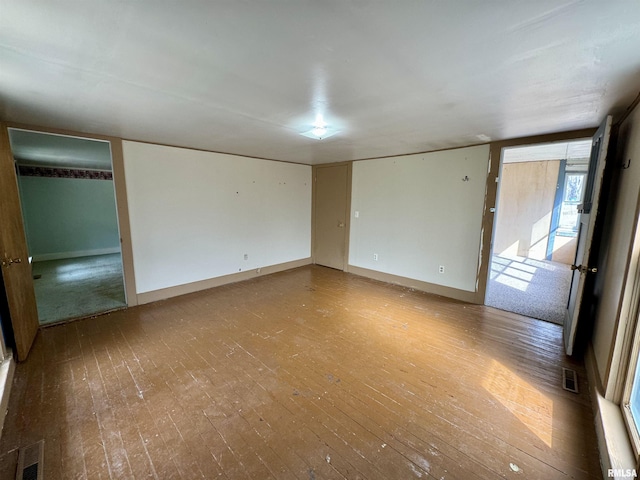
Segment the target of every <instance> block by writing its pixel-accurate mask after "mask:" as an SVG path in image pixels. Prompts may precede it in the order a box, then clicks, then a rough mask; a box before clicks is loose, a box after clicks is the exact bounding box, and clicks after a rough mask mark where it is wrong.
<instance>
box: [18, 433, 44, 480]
mask: <svg viewBox="0 0 640 480" xmlns="http://www.w3.org/2000/svg"><path fill="white" fill-rule="evenodd" d="M43 461H44V440H40V441H39V442H37V443H34V444H33V445H29V446H28V447H24V448H21V449H20V453H19V455H18V470H17V472H16V480H42V479H43V478H44V473H43Z"/></svg>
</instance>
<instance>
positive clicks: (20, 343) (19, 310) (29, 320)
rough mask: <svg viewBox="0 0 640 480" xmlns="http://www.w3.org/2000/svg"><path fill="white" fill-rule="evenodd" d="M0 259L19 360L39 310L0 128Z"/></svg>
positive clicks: (13, 175)
mask: <svg viewBox="0 0 640 480" xmlns="http://www.w3.org/2000/svg"><path fill="white" fill-rule="evenodd" d="M0 225H1V226H0V255H1V262H2V277H3V279H4V285H5V290H6V293H7V302H8V304H9V314H10V316H11V325H12V327H13V333H14V337H15V343H16V350H17V351H16V352H15V353H16V356H17V359H18V360H24V359H26V358H27V355H28V353H29V350H30V349H31V345H32V344H33V340H34V339H35V336H36V334H37V333H38V310H37V307H36V297H35V293H34V290H33V277H32V275H31V265H30V264H29V256H28V252H27V241H26V238H25V233H24V225H23V221H22V211H21V209H20V197H19V195H18V180H17V177H16V170H15V164H14V161H13V155H12V154H11V146H10V144H9V133H8V131H7V126H6V125H4V124H0Z"/></svg>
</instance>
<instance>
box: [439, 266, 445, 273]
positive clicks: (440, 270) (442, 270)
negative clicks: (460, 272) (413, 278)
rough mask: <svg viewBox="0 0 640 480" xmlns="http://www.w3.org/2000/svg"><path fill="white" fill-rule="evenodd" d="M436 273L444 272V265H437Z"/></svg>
mask: <svg viewBox="0 0 640 480" xmlns="http://www.w3.org/2000/svg"><path fill="white" fill-rule="evenodd" d="M438 273H444V265H440V266H439V267H438Z"/></svg>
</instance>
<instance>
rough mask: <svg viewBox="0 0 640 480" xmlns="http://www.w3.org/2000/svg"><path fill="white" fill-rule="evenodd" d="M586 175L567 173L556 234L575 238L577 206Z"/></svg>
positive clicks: (577, 221)
mask: <svg viewBox="0 0 640 480" xmlns="http://www.w3.org/2000/svg"><path fill="white" fill-rule="evenodd" d="M586 177H587V174H586V173H567V175H566V177H565V181H564V191H563V196H562V206H561V209H560V219H559V220H558V234H560V235H563V236H567V237H575V236H576V235H577V234H578V226H579V224H580V214H579V213H578V205H580V203H581V202H582V198H583V196H584V182H585V178H586Z"/></svg>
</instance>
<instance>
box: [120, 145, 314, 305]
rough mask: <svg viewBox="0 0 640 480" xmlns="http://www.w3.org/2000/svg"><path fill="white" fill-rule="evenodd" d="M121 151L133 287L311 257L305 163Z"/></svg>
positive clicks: (162, 150) (152, 148) (161, 149)
mask: <svg viewBox="0 0 640 480" xmlns="http://www.w3.org/2000/svg"><path fill="white" fill-rule="evenodd" d="M123 149H124V166H125V176H126V186H127V196H128V203H129V213H130V222H131V239H132V243H133V258H134V268H135V277H136V289H137V293H145V292H150V291H154V290H158V289H161V288H167V287H173V286H177V285H183V284H186V283H191V282H196V281H200V280H207V279H210V278H215V277H219V276H222V275H228V274H231V273H237V272H239V271H246V270H253V269H257V268H261V267H265V266H269V265H277V264H280V263H285V262H289V261H294V260H300V259H304V258H308V257H310V254H311V252H310V250H311V248H310V244H311V167H310V166H307V165H295V164H289V163H282V162H273V161H266V160H257V159H252V158H246V157H239V156H232V155H224V154H218V153H210V152H201V151H195V150H188V149H183V148H174V147H165V146H159V145H150V144H145V143H138V142H129V141H124V142H123ZM245 254H247V255H248V256H249V258H248V260H244V255H245Z"/></svg>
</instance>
